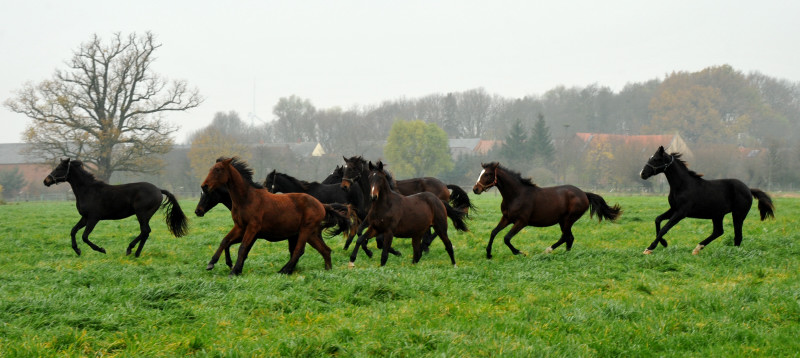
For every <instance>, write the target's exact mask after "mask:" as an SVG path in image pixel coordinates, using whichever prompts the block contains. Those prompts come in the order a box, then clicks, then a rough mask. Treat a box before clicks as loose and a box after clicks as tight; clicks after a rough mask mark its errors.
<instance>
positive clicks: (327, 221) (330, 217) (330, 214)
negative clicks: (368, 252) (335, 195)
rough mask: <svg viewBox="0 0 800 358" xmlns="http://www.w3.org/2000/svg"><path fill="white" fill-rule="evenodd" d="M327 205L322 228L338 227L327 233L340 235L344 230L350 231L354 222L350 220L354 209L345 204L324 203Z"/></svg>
mask: <svg viewBox="0 0 800 358" xmlns="http://www.w3.org/2000/svg"><path fill="white" fill-rule="evenodd" d="M322 206H323V207H325V218H324V219H323V220H322V228H323V229H330V228H332V227H337V228H336V230H333V231H330V230H329V231H328V232H327V234H329V235H331V236H336V235H339V234H341V233H343V232H348V231H350V228H351V227H352V226H353V223H352V222H351V221H350V220H351V218H352V217H353V210H352V208H351V207H350V205H345V204H338V203H332V204H322Z"/></svg>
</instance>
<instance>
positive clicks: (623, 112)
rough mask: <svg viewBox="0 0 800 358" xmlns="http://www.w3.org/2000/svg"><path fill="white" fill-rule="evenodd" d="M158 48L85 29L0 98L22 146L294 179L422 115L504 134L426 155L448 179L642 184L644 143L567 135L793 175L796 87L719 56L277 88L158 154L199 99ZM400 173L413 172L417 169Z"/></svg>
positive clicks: (188, 175) (138, 38) (156, 169)
mask: <svg viewBox="0 0 800 358" xmlns="http://www.w3.org/2000/svg"><path fill="white" fill-rule="evenodd" d="M160 46H161V45H160V44H159V43H157V42H156V41H155V39H154V35H153V34H151V33H145V34H144V35H136V34H131V35H129V36H127V37H126V36H122V35H120V34H115V36H114V37H112V39H111V41H109V42H104V41H102V39H101V38H99V37H98V36H96V35H95V36H94V37H93V38H92V39H91V40H90V41H89V42H87V43H84V44H82V45H81V46H80V47H79V48H78V49H77V50H76V51H75V52H74V54H73V57H72V59H71V60H70V61H67V67H68V68H67V69H65V70H57V71H56V72H55V74H54V75H53V77H52V78H51V79H49V80H46V81H43V82H41V83H39V84H36V85H34V84H28V85H25V86H24V87H23V88H22V89H21V90H20V91H19V92H18V93H17V95H16V96H15V97H13V98H10V99H8V100H6V102H5V105H6V107H7V108H9V109H10V110H12V111H14V112H17V113H20V114H24V115H26V116H27V117H28V118H29V119H31V120H32V121H31V123H30V124H29V126H28V129H27V130H26V132H25V134H24V136H25V140H26V142H28V143H29V144H30V145H31V148H32V150H31V153H30V154H31V155H33V156H37V157H38V158H42V159H43V160H46V159H50V160H52V159H53V158H57V157H63V156H69V157H72V158H80V159H82V160H84V161H85V162H87V163H88V164H90V166H93V167H94V168H95V169H96V173H97V174H98V176H99V177H100V178H101V179H104V180H113V178H112V174H114V173H117V174H118V175H122V176H119V179H117V180H124V179H126V178H128V177H130V173H144V174H143V175H145V176H150V177H156V178H160V177H164V176H169V177H172V176H175V175H178V176H180V177H181V178H180V179H179V180H178V179H176V178H172V180H173V181H178V182H182V183H184V184H186V185H190V183H189V182H190V181H191V180H192V178H193V177H196V175H197V174H198V173H197V172H198V171H201V170H203V168H205V167H207V166H208V163H209V160H210V159H212V158H213V157H216V156H218V155H219V154H228V155H230V154H236V153H240V155H242V156H244V157H246V158H249V159H251V160H259V161H264V163H267V160H268V161H269V163H273V164H274V163H280V164H285V165H286V166H287V167H289V168H293V169H294V170H297V172H295V173H293V174H295V175H298V176H301V177H303V176H305V177H307V178H309V179H318V178H319V176H324V174H326V173H327V171H329V170H330V169H332V168H333V166H332V164H334V163H337V162H338V161H339V160H340V156H339V155H348V156H349V155H358V154H362V153H364V151H365V150H367V149H368V148H370V147H372V146H374V145H375V143H376V142H382V141H386V140H387V138H389V137H390V132H391V131H392V127H393V125H395V124H396V123H398V121H408V122H411V121H421V122H422V123H424V124H425V125H430V126H435V127H437V128H439V129H440V130H441V131H442V133H444V136H441V135H436V136H429V137H431V138H481V139H486V140H498V141H502V142H503V143H504V144H503V145H499V146H496V147H495V148H496V149H495V150H493V151H492V152H489V153H488V154H486V155H466V156H460V157H458V158H454V159H453V160H452V162H451V163H445V164H439V165H440V166H443V167H444V168H445V170H444V171H441V170H439V171H438V172H437V174H436V175H439V176H442V177H445V178H448V179H452V180H458V181H459V182H460V183H464V182H468V181H469V180H474V179H466V177H467V176H469V177H471V176H472V174H470V173H468V172H469V171H474V170H475V169H474V168H475V166H476V165H478V164H479V162H480V161H481V160H498V159H499V160H502V161H504V162H506V163H509V164H508V165H509V166H511V167H516V168H515V169H517V170H519V171H521V172H523V173H524V174H528V175H533V176H534V178H535V179H537V180H539V181H541V182H544V183H556V182H574V183H576V184H582V185H586V184H590V185H596V186H603V187H614V186H631V185H641V183H637V182H636V180H635V179H634V178H630V177H620V175H619V173H621V172H622V169H626V170H627V169H628V168H622V167H623V166H634V165H635V166H637V167H638V166H640V164H641V162H642V160H643V159H644V158H646V157H647V156H649V155H650V153H646V155H645V154H642V153H628V152H630V151H631V150H633V148H621V147H619V146H616V147H615V146H614V145H613V144H611V143H605V144H603V143H596V144H593V145H594V146H595V147H593V148H586V147H584V146H582V145H581V144H580V143H575V142H574V139H575V136H574V134H575V133H577V132H594V133H616V134H631V135H633V134H664V133H680V135H681V136H682V137H683V138H684V139H686V141H687V142H688V143H689V144H690V146H691V147H692V148H694V150H695V151H696V154H698V155H697V157H698V159H697V164H698V165H701V164H708V167H709V168H712V169H711V170H706V173H707V175H709V176H725V175H738V176H740V177H741V176H742V175H744V176H747V177H749V178H750V179H752V180H754V181H756V182H764V183H766V184H768V185H773V184H774V185H778V186H786V185H793V183H796V182H797V180H798V178H797V174H794V173H797V172H800V171H798V170H797V169H800V168H798V167H797V166H798V164H797V163H799V162H800V160H798V159H800V146H798V144H797V143H796V142H797V140H796V138H798V137H799V136H798V134H800V83H797V82H791V81H787V80H782V79H777V78H773V77H770V76H767V75H764V74H761V73H757V72H754V73H749V74H745V73H742V72H741V71H738V70H736V69H734V68H732V67H731V66H729V65H721V66H712V67H708V68H706V69H703V70H700V71H697V72H673V73H670V74H667V75H666V76H665V77H664V78H663V79H652V80H648V81H644V82H640V83H630V84H628V85H626V86H625V87H624V88H623V89H622V90H620V91H618V92H614V91H612V90H611V89H610V88H609V87H605V86H602V85H599V84H592V85H589V86H586V87H571V88H567V87H564V86H559V87H556V88H553V89H551V90H549V91H547V92H545V93H544V94H541V95H538V94H537V95H530V96H525V97H522V98H508V97H503V96H500V95H496V94H490V93H487V92H486V90H484V89H482V88H475V89H468V90H465V91H461V92H447V93H433V94H430V95H427V96H423V97H419V98H399V99H391V100H386V101H383V102H382V103H379V104H372V105H364V106H356V107H352V108H349V109H343V108H341V107H332V108H316V107H315V106H314V105H313V103H312V100H311V99H306V98H300V97H298V96H295V95H289V96H287V97H283V98H280V99H279V101H278V102H277V103H276V104H275V106H274V107H273V111H272V114H273V116H274V118H273V120H272V121H270V122H268V123H264V124H259V125H251V124H247V123H245V122H243V121H242V120H241V118H240V117H239V115H238V113H237V112H235V111H229V112H219V113H217V114H216V115H215V117H214V118H213V119H212V122H211V123H210V124H209V125H208V126H207V127H205V128H203V129H201V130H199V131H197V132H196V133H193V134H192V135H191V136H190V137H189V138H188V139H187V141H186V145H188V146H190V148H189V149H188V151H190V152H191V155H186V153H184V155H185V156H186V159H180V158H181V156H180V155H178V156H175V157H176V158H178V159H176V158H172V156H170V155H169V154H167V153H169V152H170V149H171V148H173V142H174V138H173V136H174V134H175V130H176V128H175V127H174V126H171V125H170V124H169V123H168V122H167V121H166V120H164V114H165V113H168V112H170V111H182V110H186V109H190V108H194V107H196V106H198V105H200V104H201V103H202V100H203V99H202V97H201V96H200V94H199V91H197V90H196V89H190V88H189V86H188V83H187V82H185V81H173V82H167V81H166V80H164V79H163V77H161V76H159V75H157V74H155V73H153V72H152V70H151V69H150V68H151V64H152V62H153V60H154V58H155V57H154V56H153V53H154V52H155V51H156V50H157V49H158V48H159V47H160ZM412 127H414V126H409V127H408V129H406V130H412ZM414 128H416V127H414ZM430 128H433V127H430ZM415 130H418V128H417V129H415ZM423 132H424V131H423ZM399 137H403V136H399ZM431 138H427V139H425V142H428V141H431V140H432V139H431ZM407 140H408V139H407ZM440 140H441V139H440ZM417 141H418V142H422V141H421V140H417ZM296 142H316V143H320V144H321V145H322V146H324V149H325V151H326V152H328V153H335V155H332V156H331V158H293V157H292V156H293V155H294V154H292V153H288V152H286V151H285V150H283V151H282V150H276V149H275V148H276V147H275V146H270V145H269V144H270V143H296ZM742 148H754V149H755V150H756V151H757V152H758V153H761V154H758V155H756V156H763V160H758V161H756V160H753V161H750V162H747V163H746V164H742V165H741V166H739V167H731V166H729V167H721V166H720V165H719V163H728V162H731V160H732V159H734V157H736V156H741V153H742ZM416 150H417V151H418V152H422V149H420V148H417V149H416ZM626 151H628V152H626ZM750 154H752V153H748V155H750ZM387 155H388V153H387ZM642 155H644V157H642ZM640 157H641V158H640ZM265 158H267V159H265ZM603 158H605V159H606V160H601V159H603ZM708 158H710V159H708ZM369 159H378V158H369ZM171 160H183V161H184V162H182V163H171V162H169V161H171ZM165 162H168V163H169V164H168V165H166V166H165V165H163V164H164V163H165ZM704 162H707V163H704ZM620 163H622V164H620ZM634 163H635V164H634ZM749 163H753V164H749ZM390 164H391V163H390ZM397 166H398V168H401V167H403V163H398V165H397ZM602 166H604V167H602ZM273 167H274V166H273ZM449 168H452V169H449ZM448 169H449V170H448ZM402 170H403V172H404V173H405V172H408V173H413V175H427V174H428V173H429V172H430V170H420V169H419V168H407V170H406V169H402ZM635 171H636V172H638V169H636V170H635ZM257 174H258V173H257ZM409 175H411V174H409ZM747 177H745V178H743V179H745V180H747V179H748V178H747Z"/></svg>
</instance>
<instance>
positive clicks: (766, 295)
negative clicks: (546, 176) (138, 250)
mask: <svg viewBox="0 0 800 358" xmlns="http://www.w3.org/2000/svg"><path fill="white" fill-rule="evenodd" d="M495 193H496V190H492V191H490V192H488V193H486V194H483V195H481V196H474V197H473V198H474V199H475V203H476V205H477V206H478V208H479V212H477V213H473V218H472V220H471V221H469V222H468V224H469V226H470V229H471V231H470V232H468V233H457V232H456V231H455V230H454V229H453V228H452V226H451V228H450V230H449V232H450V237H451V239H452V241H453V244H454V248H455V259H456V262H457V264H458V267H456V268H454V267H452V266H451V265H450V263H449V261H450V260H449V257H448V256H447V253H446V252H445V250H444V248H443V245H442V242H441V240H438V239H437V240H436V241H434V243H433V244H432V246H431V251H430V253H428V254H425V255H424V256H423V257H422V260H421V261H420V263H419V264H417V265H412V264H411V243H410V240H408V239H395V240H394V247H395V248H397V249H398V250H399V251H401V252H402V253H403V256H402V257H399V258H398V257H394V256H390V257H389V261H388V263H387V265H386V267H383V268H381V267H379V256H376V257H373V258H372V259H369V258H367V257H366V255H364V254H363V253H360V254H359V259H358V261H357V262H356V268H354V269H348V268H347V262H348V256H349V252H344V251H342V245H343V242H344V240H343V239H342V237H336V238H326V242H327V243H328V245H329V246H330V247H331V248H333V249H334V252H333V254H332V258H333V270H330V271H325V270H324V269H323V262H322V258H321V257H320V256H319V255H318V254H317V253H316V252H315V251H314V250H313V249H312V248H310V247H308V248H307V249H306V254H305V255H303V257H302V258H301V259H300V262H299V264H298V266H297V269H296V271H295V273H294V274H293V275H291V276H285V275H280V274H278V273H277V271H278V269H279V268H280V267H281V266H283V265H284V264H285V263H286V261H287V260H288V254H287V250H286V244H285V243H268V242H266V241H264V240H258V242H257V243H256V244H255V246H254V247H253V250H252V251H251V252H250V256H249V258H248V260H247V262H246V264H245V266H244V271H243V274H242V276H239V277H235V278H229V277H228V273H229V270H228V268H227V266H225V265H224V264H222V262H220V264H218V265H217V267H216V268H215V269H214V270H212V271H206V270H205V266H206V263H207V262H208V259H209V258H210V257H211V254H212V253H213V251H214V250H215V249H216V247H217V245H218V244H219V241H220V239H221V238H222V236H223V235H224V234H225V233H226V232H227V231H228V230H229V229H230V227H231V226H232V223H231V219H230V214H229V212H228V211H227V210H226V209H225V208H224V207H217V208H215V209H214V210H212V211H211V212H209V213H208V214H207V215H206V216H205V217H203V218H197V217H195V216H194V214H193V213H192V211H193V210H194V206H195V204H196V201H193V200H182V201H181V206H182V208H183V210H184V212H185V213H186V214H187V216H189V215H191V216H190V231H189V234H188V235H187V236H185V237H182V238H174V237H172V236H171V235H170V234H169V232H168V231H167V228H166V225H165V224H164V221H163V217H164V216H163V212H158V213H157V214H156V215H155V216H154V217H153V219H152V221H151V227H152V229H153V232H152V233H151V236H150V240H149V241H148V242H147V245H146V246H145V247H144V250H143V252H142V255H141V257H140V258H134V257H132V256H130V257H128V256H125V255H124V253H125V248H126V246H127V244H128V242H129V241H130V240H131V239H132V238H133V237H134V236H135V235H136V234H138V224H137V223H136V220H135V218H128V219H125V220H121V221H102V222H100V224H98V226H97V227H96V229H95V230H94V232H93V233H92V236H91V238H92V240H93V241H94V242H95V243H97V244H98V245H100V246H102V247H104V248H105V249H106V250H107V252H108V254H105V255H103V254H101V253H98V252H95V251H92V250H90V249H89V248H88V246H87V245H86V244H85V243H83V242H82V241H81V240H80V239H79V240H78V244H79V246H80V247H81V249H82V250H83V255H82V256H80V257H78V256H76V255H75V253H74V252H73V251H72V249H71V247H70V240H69V231H70V229H71V228H72V226H73V225H74V224H75V222H77V220H78V218H79V216H78V214H77V211H76V210H75V207H74V203H72V202H31V203H19V204H10V205H3V206H0V252H1V253H2V254H0V356H3V357H15V356H26V357H27V356H116V355H119V356H132V355H141V356H175V355H201V356H206V355H211V356H223V357H227V356H231V357H236V356H243V357H245V356H246V357H249V356H293V357H294V356H310V357H319V356H326V355H331V356H370V355H379V356H413V357H416V356H490V355H492V356H495V355H500V356H525V357H528V356H673V357H685V356H745V355H746V356H770V357H774V356H794V355H797V354H798V352H800V343H798V342H800V341H799V340H798V339H797V337H799V336H800V233H799V232H798V221H797V220H798V219H797V218H798V217H800V199H797V198H781V197H777V198H774V199H775V206H776V213H775V214H776V220H773V221H766V222H761V221H759V220H758V210H757V208H756V207H755V205H754V206H753V208H752V209H751V211H750V214H749V216H748V218H747V220H746V221H745V224H744V241H743V243H742V246H741V247H734V246H733V230H732V227H731V223H730V215H728V216H727V217H726V220H725V227H724V228H725V234H724V235H723V236H722V237H720V238H719V239H717V240H716V241H714V242H713V243H711V244H710V245H709V246H708V247H706V248H705V249H704V250H703V251H702V252H701V253H700V255H698V256H692V255H691V251H692V249H693V248H694V247H695V245H696V244H697V242H699V241H700V240H702V239H704V238H705V237H707V236H708V235H709V234H710V232H711V222H710V221H708V220H704V221H701V220H694V219H685V220H683V221H682V222H681V223H680V224H678V226H676V227H675V228H673V229H672V231H670V233H669V234H668V235H667V236H666V239H667V240H668V241H669V244H670V246H669V247H668V248H666V249H664V248H663V247H660V246H659V248H657V249H656V250H655V251H654V254H653V255H650V256H645V255H642V250H644V248H645V247H646V246H647V245H648V244H649V243H650V242H652V240H653V238H654V235H655V233H654V225H653V219H654V218H655V216H656V215H658V214H660V213H662V212H663V211H664V210H666V208H667V202H666V197H615V196H610V195H604V197H605V198H606V200H607V201H608V203H609V204H614V203H619V204H620V205H621V206H622V208H623V210H624V213H623V214H622V217H621V219H620V220H618V221H617V222H616V223H609V222H605V221H604V222H602V223H598V222H597V221H596V219H593V220H590V219H589V217H588V213H587V215H585V216H584V217H583V218H582V219H581V220H579V221H578V222H577V223H576V224H575V226H574V229H573V232H574V234H575V245H574V247H573V249H572V251H570V252H566V251H565V250H564V247H563V246H562V247H560V248H558V249H557V250H556V251H554V252H553V253H552V254H549V255H548V254H543V253H542V252H543V250H544V249H545V248H546V247H547V246H549V245H550V244H552V243H553V242H555V241H556V240H557V239H558V236H559V235H560V231H559V229H558V227H550V228H544V229H543V228H530V227H529V228H526V229H524V230H523V231H522V232H520V233H519V234H518V235H517V236H516V237H515V238H514V239H513V243H514V245H515V246H516V247H517V248H519V249H520V250H522V251H523V252H525V253H527V256H522V255H520V256H513V255H511V253H510V252H509V250H508V248H507V247H506V246H505V245H504V244H503V240H502V235H504V234H505V232H506V231H503V232H501V233H500V235H499V236H498V238H497V239H496V240H495V244H494V251H493V254H494V258H493V259H492V260H487V259H486V258H485V247H486V243H487V240H488V237H489V232H490V231H491V229H492V228H493V227H494V226H495V224H496V223H497V221H498V219H499V205H500V197H499V195H497V196H495ZM374 245H375V244H374V240H373V241H371V242H370V247H374ZM236 249H238V246H235V248H234V250H232V252H233V253H235V252H236V251H237V250H236Z"/></svg>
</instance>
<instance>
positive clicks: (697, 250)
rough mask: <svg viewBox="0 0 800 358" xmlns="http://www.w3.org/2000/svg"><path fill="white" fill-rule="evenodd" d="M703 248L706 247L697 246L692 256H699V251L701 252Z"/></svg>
mask: <svg viewBox="0 0 800 358" xmlns="http://www.w3.org/2000/svg"><path fill="white" fill-rule="evenodd" d="M704 247H706V246H705V245H697V247H695V248H694V250H692V255H697V254H699V253H700V250H702V249H703V248H704Z"/></svg>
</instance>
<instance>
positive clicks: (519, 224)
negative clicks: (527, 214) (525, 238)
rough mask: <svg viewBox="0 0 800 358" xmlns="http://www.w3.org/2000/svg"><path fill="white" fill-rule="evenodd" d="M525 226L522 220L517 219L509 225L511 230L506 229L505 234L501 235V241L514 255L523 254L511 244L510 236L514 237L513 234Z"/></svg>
mask: <svg viewBox="0 0 800 358" xmlns="http://www.w3.org/2000/svg"><path fill="white" fill-rule="evenodd" d="M525 226H526V225H525V223H523V222H522V221H517V222H516V223H514V226H512V227H511V230H508V232H507V233H506V236H505V237H503V242H504V243H505V244H506V246H508V248H509V249H510V250H511V253H512V254H514V255H519V254H523V255H524V253H523V252H522V251H519V250H517V248H516V247H514V245H511V238H512V237H514V235H516V234H517V233H518V232H520V230H522V229H523V228H524V227H525Z"/></svg>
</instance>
